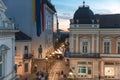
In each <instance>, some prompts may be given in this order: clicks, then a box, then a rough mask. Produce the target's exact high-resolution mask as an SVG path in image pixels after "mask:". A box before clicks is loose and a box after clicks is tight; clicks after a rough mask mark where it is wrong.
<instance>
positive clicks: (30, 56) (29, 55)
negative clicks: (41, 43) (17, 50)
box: [23, 53, 33, 59]
mask: <svg viewBox="0 0 120 80" xmlns="http://www.w3.org/2000/svg"><path fill="white" fill-rule="evenodd" d="M23 58H24V59H32V58H33V55H32V54H30V53H28V54H24V56H23Z"/></svg>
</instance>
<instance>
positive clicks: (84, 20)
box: [73, 3, 94, 24]
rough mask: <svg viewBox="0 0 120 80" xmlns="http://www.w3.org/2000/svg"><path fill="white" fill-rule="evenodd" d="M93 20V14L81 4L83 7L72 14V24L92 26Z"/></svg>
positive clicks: (87, 7)
mask: <svg viewBox="0 0 120 80" xmlns="http://www.w3.org/2000/svg"><path fill="white" fill-rule="evenodd" d="M93 19H94V13H93V11H92V10H91V9H90V8H89V6H86V5H85V4H84V3H83V6H80V7H79V8H78V9H77V10H76V11H75V13H74V17H73V20H74V23H73V24H76V23H77V24H92V20H93Z"/></svg>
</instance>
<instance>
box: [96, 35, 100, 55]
mask: <svg viewBox="0 0 120 80" xmlns="http://www.w3.org/2000/svg"><path fill="white" fill-rule="evenodd" d="M99 35H100V34H99V33H98V34H97V36H96V53H99V45H100V44H99Z"/></svg>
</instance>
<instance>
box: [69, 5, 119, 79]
mask: <svg viewBox="0 0 120 80" xmlns="http://www.w3.org/2000/svg"><path fill="white" fill-rule="evenodd" d="M69 31H70V39H69V40H70V46H69V48H70V54H69V57H68V58H69V60H70V68H71V69H72V71H73V73H74V75H75V76H76V78H78V79H79V80H80V79H85V80H88V79H89V80H93V79H94V80H98V79H99V80H103V79H112V80H115V79H120V73H119V72H120V14H110V15H109V14H106V15H94V13H93V11H92V10H91V9H90V8H89V6H87V5H85V3H83V6H80V7H79V8H78V9H77V11H76V12H75V13H74V17H73V19H71V20H70V28H69Z"/></svg>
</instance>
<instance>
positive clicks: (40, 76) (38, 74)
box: [36, 71, 46, 80]
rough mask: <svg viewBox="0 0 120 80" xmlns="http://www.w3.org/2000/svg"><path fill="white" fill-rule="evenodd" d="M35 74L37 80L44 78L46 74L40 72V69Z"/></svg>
mask: <svg viewBox="0 0 120 80" xmlns="http://www.w3.org/2000/svg"><path fill="white" fill-rule="evenodd" d="M36 76H37V80H46V75H45V73H44V72H42V71H38V72H37V73H36Z"/></svg>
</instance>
